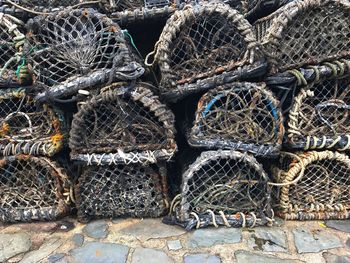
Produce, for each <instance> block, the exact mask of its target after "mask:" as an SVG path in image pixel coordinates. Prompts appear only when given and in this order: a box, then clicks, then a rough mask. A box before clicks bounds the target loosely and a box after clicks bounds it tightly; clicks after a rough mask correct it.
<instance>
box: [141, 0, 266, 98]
mask: <svg viewBox="0 0 350 263" xmlns="http://www.w3.org/2000/svg"><path fill="white" fill-rule="evenodd" d="M153 55H154V61H153V62H152V63H149V60H150V57H151V56H153ZM155 63H156V64H157V65H158V67H159V72H160V89H161V93H162V94H163V95H164V96H166V97H181V96H185V95H187V94H189V93H192V92H196V91H199V90H205V89H209V88H212V87H215V86H216V85H220V84H224V83H227V82H230V81H234V80H237V79H242V78H249V77H255V76H258V75H263V74H264V73H265V66H266V65H265V64H264V63H263V62H262V59H261V54H260V50H259V45H258V43H257V42H256V40H255V36H254V34H253V31H252V28H251V25H250V24H249V23H248V21H246V20H245V19H244V17H243V16H242V15H241V14H239V12H238V11H236V10H234V9H230V8H229V7H228V6H227V5H225V4H220V3H202V4H201V5H195V6H191V5H188V6H186V7H185V8H184V9H182V10H179V11H176V12H175V13H174V14H173V15H172V16H171V17H170V18H169V20H168V21H167V23H166V26H165V27H164V29H163V32H162V34H161V36H160V38H159V41H158V42H157V43H156V45H155V50H154V51H153V52H151V53H150V54H148V56H147V57H146V64H147V65H153V64H155Z"/></svg>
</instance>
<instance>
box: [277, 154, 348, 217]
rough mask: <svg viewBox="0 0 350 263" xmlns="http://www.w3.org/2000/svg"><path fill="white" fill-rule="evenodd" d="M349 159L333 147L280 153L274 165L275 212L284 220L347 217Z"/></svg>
mask: <svg viewBox="0 0 350 263" xmlns="http://www.w3.org/2000/svg"><path fill="white" fill-rule="evenodd" d="M349 172H350V159H349V157H348V156H346V155H345V154H341V153H338V152H332V151H322V152H316V151H310V152H305V153H299V154H297V155H295V154H285V155H282V156H281V158H280V161H279V165H278V167H276V168H275V169H274V177H275V181H276V182H278V183H281V184H284V186H282V187H281V188H280V189H279V193H278V196H279V198H278V200H277V204H278V205H277V213H278V215H279V216H280V217H282V218H284V219H287V220H328V219H348V218H349V217H350V216H349V209H350V202H349V200H350V199H349V193H350V179H349Z"/></svg>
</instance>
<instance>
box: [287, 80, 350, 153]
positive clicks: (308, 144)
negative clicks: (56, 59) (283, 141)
mask: <svg viewBox="0 0 350 263" xmlns="http://www.w3.org/2000/svg"><path fill="white" fill-rule="evenodd" d="M349 85H350V81H349V79H348V78H345V79H331V80H325V81H322V82H321V83H319V84H314V85H310V86H309V87H307V88H305V89H302V90H301V91H300V93H299V94H298V96H297V97H296V98H295V100H294V104H293V107H292V109H291V111H290V112H289V121H288V139H289V143H290V144H291V146H292V147H296V148H302V149H310V148H311V149H315V148H317V149H322V148H336V149H340V150H341V149H342V150H346V149H348V148H350V139H349V138H348V137H349V136H350V118H349V114H350V90H349V87H350V86H349Z"/></svg>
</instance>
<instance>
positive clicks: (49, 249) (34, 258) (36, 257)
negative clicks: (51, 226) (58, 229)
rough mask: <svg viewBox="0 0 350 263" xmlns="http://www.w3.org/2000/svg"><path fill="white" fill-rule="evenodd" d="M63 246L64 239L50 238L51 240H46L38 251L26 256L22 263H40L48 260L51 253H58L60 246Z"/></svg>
mask: <svg viewBox="0 0 350 263" xmlns="http://www.w3.org/2000/svg"><path fill="white" fill-rule="evenodd" d="M62 244H63V240H62V239H60V238H57V237H56V238H55V237H53V238H50V239H49V240H46V241H45V242H44V244H42V245H41V246H40V248H39V249H38V250H33V251H31V252H29V253H28V254H26V255H25V256H24V257H23V259H22V260H21V261H20V263H33V262H39V261H40V260H42V259H45V258H47V257H48V256H49V255H50V254H51V253H53V252H54V251H56V250H57V249H58V248H59V247H60V246H62Z"/></svg>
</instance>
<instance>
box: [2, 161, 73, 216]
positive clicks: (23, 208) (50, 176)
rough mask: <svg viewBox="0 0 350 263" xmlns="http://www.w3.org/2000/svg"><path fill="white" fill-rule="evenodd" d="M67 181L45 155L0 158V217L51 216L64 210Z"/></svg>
mask: <svg viewBox="0 0 350 263" xmlns="http://www.w3.org/2000/svg"><path fill="white" fill-rule="evenodd" d="M69 187H70V186H69V182H68V179H67V176H66V175H65V173H64V172H63V171H62V170H61V169H59V168H57V167H56V165H55V164H54V163H53V162H51V161H49V160H48V159H45V158H37V157H29V156H22V155H18V156H16V157H14V156H10V157H5V158H3V159H1V160H0V221H4V222H16V221H32V220H53V219H56V218H58V217H60V216H63V215H64V214H66V213H67V212H68V204H69V202H70V201H69V198H70V196H69V192H70V190H69Z"/></svg>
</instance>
